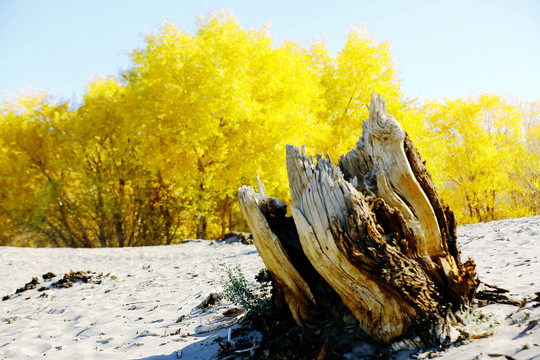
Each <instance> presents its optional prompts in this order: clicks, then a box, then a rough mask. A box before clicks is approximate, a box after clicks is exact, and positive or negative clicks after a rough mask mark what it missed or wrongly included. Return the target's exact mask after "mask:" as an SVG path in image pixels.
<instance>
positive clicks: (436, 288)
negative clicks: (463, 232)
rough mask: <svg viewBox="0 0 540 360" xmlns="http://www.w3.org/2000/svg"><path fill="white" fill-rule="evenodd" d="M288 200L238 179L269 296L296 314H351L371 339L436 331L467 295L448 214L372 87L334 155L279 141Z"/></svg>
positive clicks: (469, 282) (469, 277) (307, 319)
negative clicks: (365, 113) (358, 128)
mask: <svg viewBox="0 0 540 360" xmlns="http://www.w3.org/2000/svg"><path fill="white" fill-rule="evenodd" d="M286 151H287V171H288V177H289V186H290V191H291V197H292V200H293V203H294V205H291V211H292V217H287V216H286V213H287V206H286V204H285V203H283V202H282V201H280V200H278V199H274V198H271V197H268V196H267V195H266V190H265V188H264V185H263V184H262V182H261V181H260V179H258V192H255V191H254V189H253V188H251V187H246V186H242V187H241V188H240V189H239V201H240V204H241V208H242V212H243V214H244V217H245V219H246V221H247V223H248V225H249V227H250V228H251V230H252V232H253V236H254V243H255V246H256V247H257V250H258V252H259V254H260V256H261V257H262V259H263V261H264V263H265V265H266V267H267V268H268V270H269V271H270V273H271V274H272V278H273V285H274V290H275V293H274V304H275V305H277V306H282V307H286V308H288V309H289V310H290V313H291V314H292V316H293V318H294V320H295V321H296V323H297V324H299V325H301V326H317V324H321V322H323V321H326V320H328V319H332V318H340V317H343V316H346V315H347V314H349V315H350V314H352V315H354V317H355V318H356V319H357V320H358V322H359V326H360V328H361V329H362V330H363V331H364V332H365V333H366V334H367V335H368V336H369V337H371V338H372V339H374V340H376V341H377V342H380V343H388V342H390V341H393V340H396V339H401V338H417V339H418V338H419V339H421V340H422V341H423V342H424V343H426V344H432V343H434V342H435V343H436V342H437V339H440V337H441V336H442V335H444V329H445V325H447V322H448V315H449V313H450V312H451V311H453V310H456V309H458V308H459V307H460V305H462V304H464V303H467V302H468V301H470V300H471V299H472V296H473V295H474V292H475V290H476V288H477V286H478V279H477V278H476V274H475V270H474V268H475V266H474V263H473V262H472V261H471V260H469V261H467V262H466V263H462V262H461V260H460V253H459V251H458V248H457V244H456V221H455V218H454V214H453V213H452V211H451V210H450V209H449V208H448V206H447V205H446V204H445V203H444V202H443V201H442V200H441V198H440V197H439V196H438V194H437V191H436V190H435V187H434V184H433V181H432V179H431V177H430V175H429V173H428V172H427V170H426V167H425V165H424V163H423V162H422V159H421V157H420V154H419V153H418V151H417V149H416V148H415V147H414V145H413V143H412V142H411V140H410V139H409V137H408V135H407V134H406V133H405V132H404V131H403V129H402V128H401V126H400V125H399V123H398V122H397V121H396V119H395V118H394V117H393V116H392V115H390V114H388V112H387V111H386V104H385V101H384V100H383V99H382V98H381V97H380V96H379V97H376V96H375V95H372V98H371V104H370V106H369V118H368V119H367V120H366V121H364V124H363V133H362V136H361V137H360V139H359V141H358V143H357V145H356V147H355V148H354V149H353V150H351V151H350V152H349V153H347V154H346V155H343V156H341V157H340V159H339V165H334V164H333V163H332V161H331V160H330V158H329V157H328V156H327V157H326V158H323V157H322V156H320V155H317V162H316V163H315V161H314V160H313V158H312V157H309V156H306V154H305V147H302V148H301V149H300V148H299V147H298V146H291V145H288V146H287V149H286Z"/></svg>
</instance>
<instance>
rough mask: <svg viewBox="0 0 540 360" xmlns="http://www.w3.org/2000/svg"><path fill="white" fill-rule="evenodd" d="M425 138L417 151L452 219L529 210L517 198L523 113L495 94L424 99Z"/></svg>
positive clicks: (518, 213)
mask: <svg viewBox="0 0 540 360" xmlns="http://www.w3.org/2000/svg"><path fill="white" fill-rule="evenodd" d="M422 112H423V114H424V118H425V121H426V125H427V127H428V129H427V131H428V133H427V136H428V137H429V139H430V140H429V142H422V144H423V145H424V146H425V148H424V149H423V150H424V151H423V153H424V154H425V157H426V158H427V160H428V169H429V170H430V172H431V173H432V174H433V176H434V180H435V181H436V184H437V185H438V187H439V190H440V192H441V194H442V196H443V198H445V199H446V201H447V202H448V203H449V205H450V207H451V208H452V209H454V211H455V212H456V214H457V218H458V221H459V222H461V223H472V222H482V221H491V220H498V219H503V218H509V217H519V216H527V215H531V212H530V211H529V210H528V209H527V208H525V207H523V206H522V204H521V203H520V200H519V199H518V197H519V193H520V191H521V188H520V186H519V184H517V183H516V181H514V179H513V176H512V173H513V172H515V171H516V165H517V163H516V161H515V160H516V159H519V160H518V161H520V162H521V161H522V160H523V159H524V157H525V154H526V153H525V150H526V149H525V147H524V146H523V145H524V138H523V123H522V120H523V117H522V114H521V113H520V111H519V110H518V109H517V108H516V107H515V106H513V105H512V104H509V103H508V102H507V101H505V100H504V99H502V98H501V97H499V96H496V95H492V94H482V95H479V96H477V97H472V98H468V99H466V100H462V99H457V100H450V99H446V101H445V102H444V103H442V102H439V101H428V102H426V103H425V104H424V106H423V108H422Z"/></svg>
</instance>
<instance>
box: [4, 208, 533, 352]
mask: <svg viewBox="0 0 540 360" xmlns="http://www.w3.org/2000/svg"><path fill="white" fill-rule="evenodd" d="M458 235H459V244H460V249H461V251H462V257H463V258H464V259H466V258H468V257H471V258H472V259H474V260H475V262H476V264H477V271H478V274H479V276H480V279H481V280H482V281H483V282H485V283H488V284H492V285H496V286H499V287H502V288H505V289H508V290H510V294H511V296H512V297H514V298H516V299H522V298H525V297H529V298H530V301H527V302H525V303H524V306H523V307H522V308H518V307H516V306H512V305H500V304H492V305H488V306H485V307H482V308H480V309H475V310H474V314H472V315H470V316H469V317H468V318H470V319H471V325H470V326H471V327H476V328H482V327H483V328H486V329H487V331H492V332H493V335H492V336H490V337H487V338H482V339H477V340H472V341H468V342H467V343H465V344H463V345H460V346H451V347H450V348H449V349H448V350H446V351H444V352H441V353H439V354H436V353H434V352H431V353H428V352H427V351H426V352H423V353H420V354H418V355H415V356H417V357H420V358H422V357H427V356H428V355H429V356H436V357H441V358H444V359H496V358H500V359H505V358H507V359H508V358H514V359H540V323H539V322H540V306H536V307H535V306H534V305H536V304H538V302H535V301H534V300H533V298H535V297H536V295H535V293H536V292H539V291H540V216H537V217H530V218H523V219H511V220H505V221H497V222H490V223H483V224H475V225H467V226H461V227H459V228H458ZM237 265H238V266H240V267H241V269H242V271H243V272H244V274H245V275H246V278H248V279H253V277H254V276H255V274H256V273H257V272H258V271H259V270H260V269H261V268H263V267H264V265H263V263H262V261H261V259H260V258H259V256H258V255H257V252H256V250H255V247H254V246H252V245H243V244H240V243H225V242H209V241H188V242H186V243H184V244H181V245H172V246H158V247H142V248H123V249H117V248H115V249H33V248H13V247H2V248H0V297H2V296H4V295H8V294H10V295H12V297H11V298H10V299H7V300H5V301H0V359H28V358H33V359H38V358H39V359H43V358H52V359H155V360H158V359H159V360H165V359H177V358H182V359H211V358H213V357H215V354H216V352H217V349H218V345H217V344H216V343H215V342H213V340H214V339H215V338H216V337H218V336H221V337H226V336H227V331H228V330H227V328H226V326H227V325H228V324H230V323H231V322H232V321H233V320H234V318H232V317H225V316H224V315H223V312H224V311H225V310H226V309H229V308H230V307H231V306H232V304H226V303H224V302H222V303H221V305H218V306H214V307H212V308H210V309H209V310H207V311H203V310H201V309H198V308H197V305H199V304H200V303H201V302H202V300H203V299H204V298H205V297H206V296H207V295H209V294H210V293H212V292H218V291H220V290H221V284H220V279H221V277H222V276H223V275H224V274H225V272H226V269H227V268H231V267H234V266H237ZM70 270H74V271H78V270H83V271H90V272H95V273H96V274H94V281H90V282H89V283H82V282H77V283H74V284H73V286H72V287H70V288H54V289H47V290H45V291H38V289H39V288H40V287H49V286H50V284H51V283H52V282H53V281H56V280H58V279H59V278H60V277H61V276H62V275H63V274H64V273H68V272H69V271H70ZM48 272H53V273H54V274H56V275H58V276H57V277H56V278H54V279H52V280H49V281H45V280H43V279H42V278H41V275H42V274H45V273H48ZM99 274H102V276H101V277H99ZM33 277H38V278H39V281H40V284H38V285H37V287H36V288H35V289H31V290H27V291H24V292H22V293H20V294H17V295H15V292H16V290H17V289H18V288H21V287H22V286H24V284H26V283H28V282H29V281H30V280H31V279H32V278H33ZM99 279H101V283H96V282H97V281H98V280H99ZM44 294H45V295H44ZM479 314H484V315H483V318H482V319H479V320H478V321H476V320H475V319H477V317H478V315H479ZM209 324H211V325H217V326H222V327H223V328H222V329H218V330H216V331H210V332H201V329H202V330H203V331H204V330H205V329H206V330H208V328H207V325H209ZM490 326H491V328H490ZM410 356H411V354H409V353H400V354H396V355H395V358H403V359H404V358H409V357H410Z"/></svg>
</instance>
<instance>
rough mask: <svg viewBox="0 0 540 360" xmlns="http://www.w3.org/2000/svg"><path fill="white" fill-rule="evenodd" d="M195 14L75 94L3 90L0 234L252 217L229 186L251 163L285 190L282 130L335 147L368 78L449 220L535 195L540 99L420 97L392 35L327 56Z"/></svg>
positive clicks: (173, 233) (128, 241)
mask: <svg viewBox="0 0 540 360" xmlns="http://www.w3.org/2000/svg"><path fill="white" fill-rule="evenodd" d="M197 26H198V29H197V31H196V32H195V33H194V34H191V33H187V32H184V31H181V30H179V29H178V28H177V27H176V26H175V25H173V24H169V23H164V24H162V25H161V26H160V28H159V31H158V32H157V33H155V34H151V35H148V36H147V37H146V39H145V44H144V46H143V47H142V48H140V49H137V50H135V51H133V52H132V53H131V55H130V56H131V67H130V68H129V69H128V70H127V71H124V72H123V73H122V74H120V75H119V76H118V77H117V78H113V77H109V78H95V79H93V80H92V81H91V82H90V83H89V84H88V86H87V90H86V93H85V96H84V99H83V102H82V104H81V105H80V106H78V107H77V108H71V109H70V108H69V106H68V104H67V103H63V102H57V101H56V100H55V99H54V98H52V97H51V96H49V95H47V94H45V93H27V94H22V95H21V96H19V97H15V98H14V99H13V100H12V101H11V102H6V103H5V104H3V105H2V107H1V111H0V125H1V126H0V152H1V155H2V156H1V157H0V220H1V223H2V226H0V244H2V243H8V242H9V243H17V244H27V245H56V246H133V245H154V244H170V243H175V242H179V241H181V240H182V239H184V238H186V237H195V236H197V237H207V238H216V237H219V236H220V235H222V234H223V233H224V232H226V231H228V230H247V229H246V228H245V223H244V221H243V218H242V215H241V213H240V209H239V207H238V205H237V200H236V196H237V189H238V187H239V186H240V185H243V184H248V185H252V186H255V185H256V175H257V174H259V175H260V176H261V178H262V179H263V180H264V182H265V185H266V188H267V192H268V193H269V194H271V195H272V196H275V197H278V198H281V199H283V200H285V201H289V200H290V199H289V198H288V196H289V195H288V194H289V191H288V183H287V180H286V179H287V176H286V168H285V145H286V144H288V143H290V144H307V146H308V149H309V151H310V152H319V153H325V152H326V153H328V154H330V156H331V157H332V158H333V159H334V160H337V159H338V157H339V155H341V154H343V153H344V152H346V151H348V150H349V149H351V148H352V147H353V146H354V144H355V143H356V141H357V140H358V138H359V136H360V135H361V131H362V130H361V124H362V121H363V120H364V119H366V118H367V116H368V110H367V108H366V104H367V103H368V102H369V99H370V96H371V93H372V92H374V91H375V92H377V93H378V94H381V95H382V96H383V97H384V98H385V99H386V101H387V103H388V108H389V110H390V113H392V114H393V115H394V116H395V117H396V118H397V119H398V120H399V121H400V122H401V124H402V126H403V127H404V129H405V130H406V131H407V132H408V133H409V135H410V136H411V137H412V139H413V141H414V142H415V144H417V146H418V147H419V149H420V151H421V153H422V154H423V155H424V157H425V158H426V159H427V161H428V163H427V165H428V168H429V170H430V172H431V173H432V175H433V177H434V179H435V181H436V183H437V185H438V187H439V189H440V191H441V193H442V195H443V197H444V198H445V199H446V200H447V201H448V202H449V203H450V205H451V208H452V209H454V211H455V212H456V213H457V215H458V219H459V221H460V222H476V221H488V220H494V219H499V218H504V217H512V216H524V215H529V214H532V213H535V212H536V213H538V211H539V210H540V208H539V205H538V202H537V201H531V199H532V198H534V197H536V198H538V194H539V191H540V175H539V170H538V169H539V168H540V155H539V154H540V125H539V124H540V121H539V120H538V116H539V113H540V112H539V111H538V108H539V106H538V104H530V106H528V107H527V106H525V105H523V106H521V107H518V106H515V105H512V104H510V103H508V102H507V101H505V100H504V99H502V98H500V97H498V96H495V95H490V94H483V95H480V96H477V97H473V98H469V99H465V100H448V99H447V100H446V101H445V102H438V101H429V102H426V103H425V104H424V105H423V106H419V105H417V103H416V102H415V101H414V100H410V99H406V98H405V97H404V96H403V94H402V93H401V90H400V82H399V79H398V77H397V72H396V67H395V64H394V62H393V60H392V51H391V49H390V44H389V43H388V42H383V43H380V44H376V43H374V40H373V38H372V37H370V36H369V35H368V34H367V32H366V31H365V29H361V30H356V29H354V28H353V29H351V30H350V31H349V33H348V36H347V40H346V42H345V46H344V48H343V50H341V51H340V52H339V53H338V54H337V55H336V56H332V55H331V54H330V53H329V52H328V50H327V48H326V46H325V44H324V43H323V42H314V43H313V44H312V45H311V47H310V48H309V49H306V48H303V47H301V46H299V45H298V44H296V43H294V42H284V43H282V44H279V45H276V44H275V43H274V41H273V39H272V37H271V35H270V33H269V31H268V28H267V27H263V28H262V29H259V30H256V29H244V28H242V27H241V26H240V24H239V22H238V20H237V19H235V18H234V17H233V16H232V15H230V14H228V13H223V12H221V13H215V14H211V15H209V16H208V17H206V18H203V17H201V18H199V19H198V23H197ZM515 159H518V160H517V161H516V160H515ZM30 234H33V235H32V236H30ZM17 241H18V242H17Z"/></svg>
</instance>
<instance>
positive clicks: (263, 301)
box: [221, 265, 270, 314]
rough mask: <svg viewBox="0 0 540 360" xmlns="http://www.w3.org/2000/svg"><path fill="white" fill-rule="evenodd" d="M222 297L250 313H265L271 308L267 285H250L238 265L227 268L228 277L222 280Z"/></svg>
mask: <svg viewBox="0 0 540 360" xmlns="http://www.w3.org/2000/svg"><path fill="white" fill-rule="evenodd" d="M221 284H222V285H223V291H222V293H221V294H222V296H223V297H224V298H225V299H227V300H229V301H231V302H232V303H235V304H238V305H240V306H242V308H244V310H246V311H248V312H254V313H259V314H260V313H264V312H266V311H268V310H269V308H270V297H269V287H270V285H269V284H267V283H261V285H255V284H254V283H249V282H248V281H247V280H246V277H245V276H244V274H243V273H242V270H241V269H240V267H239V266H238V265H237V266H235V267H234V268H227V271H226V276H224V277H222V278H221Z"/></svg>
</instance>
